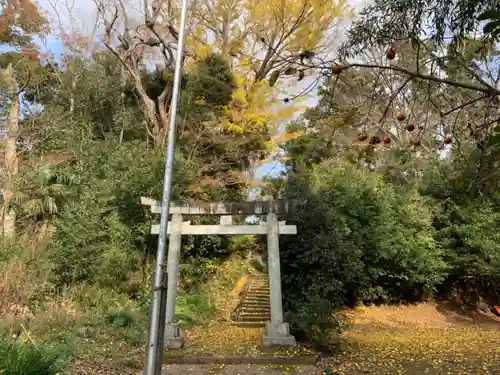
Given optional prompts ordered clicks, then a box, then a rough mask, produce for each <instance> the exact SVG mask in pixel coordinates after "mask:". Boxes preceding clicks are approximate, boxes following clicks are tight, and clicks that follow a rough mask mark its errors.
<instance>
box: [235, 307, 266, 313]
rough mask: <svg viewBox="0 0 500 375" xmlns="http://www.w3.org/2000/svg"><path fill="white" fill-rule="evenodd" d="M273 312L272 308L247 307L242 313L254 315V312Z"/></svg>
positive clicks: (243, 308)
mask: <svg viewBox="0 0 500 375" xmlns="http://www.w3.org/2000/svg"><path fill="white" fill-rule="evenodd" d="M270 311H271V308H270V306H245V307H242V308H241V310H240V312H249V313H252V312H266V313H268V312H270Z"/></svg>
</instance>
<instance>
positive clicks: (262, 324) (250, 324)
mask: <svg viewBox="0 0 500 375" xmlns="http://www.w3.org/2000/svg"><path fill="white" fill-rule="evenodd" d="M231 325H232V326H233V327H239V328H262V327H265V326H266V322H264V321H263V322H232V323H231Z"/></svg>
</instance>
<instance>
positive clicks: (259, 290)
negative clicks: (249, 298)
mask: <svg viewBox="0 0 500 375" xmlns="http://www.w3.org/2000/svg"><path fill="white" fill-rule="evenodd" d="M270 292H271V290H269V289H254V288H252V289H248V291H247V294H250V293H259V294H269V293H270Z"/></svg>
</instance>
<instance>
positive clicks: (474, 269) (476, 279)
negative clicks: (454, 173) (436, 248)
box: [435, 201, 500, 304]
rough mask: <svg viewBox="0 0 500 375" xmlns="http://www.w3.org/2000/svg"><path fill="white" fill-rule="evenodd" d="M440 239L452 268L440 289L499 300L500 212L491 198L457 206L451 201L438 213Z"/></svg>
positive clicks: (472, 301)
mask: <svg viewBox="0 0 500 375" xmlns="http://www.w3.org/2000/svg"><path fill="white" fill-rule="evenodd" d="M435 226H436V228H437V230H438V232H437V237H436V238H437V239H438V240H439V241H440V242H441V243H442V245H443V247H444V249H445V259H446V262H447V263H448V264H449V266H450V272H449V274H448V277H447V279H446V281H445V282H444V283H443V285H441V287H440V290H441V291H443V292H445V293H446V294H448V295H451V294H455V293H458V294H459V297H460V298H461V299H462V301H463V302H466V303H470V304H475V303H477V302H479V299H480V298H481V297H484V298H486V299H487V300H488V301H489V302H490V303H492V304H493V303H498V302H499V301H500V298H499V293H498V292H497V291H498V288H499V287H500V213H499V212H498V210H495V208H494V207H493V206H492V205H491V204H489V203H488V202H475V203H471V204H468V205H465V206H458V205H456V204H454V203H453V202H451V201H447V202H446V203H445V204H443V205H442V207H441V210H439V211H438V212H437V214H436V218H435Z"/></svg>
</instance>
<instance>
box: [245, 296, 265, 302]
mask: <svg viewBox="0 0 500 375" xmlns="http://www.w3.org/2000/svg"><path fill="white" fill-rule="evenodd" d="M269 301H270V300H269V297H249V298H244V299H243V303H245V302H248V303H252V302H263V303H269Z"/></svg>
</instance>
